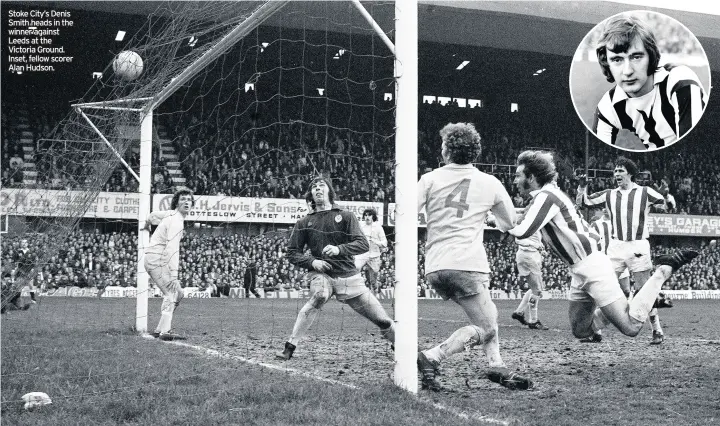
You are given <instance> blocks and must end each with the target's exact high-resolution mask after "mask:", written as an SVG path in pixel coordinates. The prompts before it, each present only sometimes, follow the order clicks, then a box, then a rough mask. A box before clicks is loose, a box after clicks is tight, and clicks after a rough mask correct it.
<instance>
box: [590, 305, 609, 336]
mask: <svg viewBox="0 0 720 426" xmlns="http://www.w3.org/2000/svg"><path fill="white" fill-rule="evenodd" d="M607 324H608V319H607V317H606V316H605V314H603V312H602V310H601V309H600V308H597V309H595V312H594V313H593V321H592V330H593V332H594V333H595V334H602V331H603V329H604V328H605V327H606V326H607Z"/></svg>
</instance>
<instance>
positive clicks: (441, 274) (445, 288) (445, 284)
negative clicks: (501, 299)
mask: <svg viewBox="0 0 720 426" xmlns="http://www.w3.org/2000/svg"><path fill="white" fill-rule="evenodd" d="M425 280H427V282H428V284H430V286H432V288H434V289H435V291H436V292H437V293H438V295H439V296H440V297H442V298H443V300H448V299H452V300H454V301H457V300H458V299H462V298H464V297H468V296H474V295H476V294H480V293H482V292H484V291H487V289H488V288H489V287H490V274H488V273H485V272H476V271H458V270H456V269H441V270H439V271H433V272H430V273H428V274H425Z"/></svg>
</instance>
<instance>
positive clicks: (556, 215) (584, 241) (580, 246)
mask: <svg viewBox="0 0 720 426" xmlns="http://www.w3.org/2000/svg"><path fill="white" fill-rule="evenodd" d="M530 194H531V195H532V196H533V199H532V201H531V202H530V205H529V206H528V207H527V209H526V210H525V217H524V218H523V220H522V222H520V224H518V225H517V226H516V227H515V228H513V229H511V230H510V231H508V232H510V234H512V235H514V236H515V237H516V238H519V239H523V238H529V237H530V236H532V234H534V233H535V232H537V231H540V233H541V235H542V239H543V241H544V242H545V244H546V245H547V246H548V247H549V248H550V249H551V250H552V251H553V252H555V254H557V255H558V256H559V257H560V258H561V259H562V260H563V261H565V262H566V263H568V264H570V265H574V264H576V263H578V262H580V261H581V260H583V259H585V258H586V257H587V256H589V255H591V254H592V253H594V252H597V251H598V240H599V239H600V236H599V235H597V234H596V233H595V232H594V231H592V230H591V229H590V225H588V224H587V222H585V220H584V219H583V218H582V216H580V214H579V213H578V212H577V210H575V206H574V204H573V202H572V200H570V198H569V197H568V196H567V195H565V193H563V192H562V191H561V190H560V189H559V188H558V187H557V185H555V184H554V183H549V184H547V185H545V186H543V187H542V188H541V189H539V190H537V191H533V192H531V193H530Z"/></svg>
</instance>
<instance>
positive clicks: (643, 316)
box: [628, 265, 672, 323]
mask: <svg viewBox="0 0 720 426" xmlns="http://www.w3.org/2000/svg"><path fill="white" fill-rule="evenodd" d="M670 275H672V268H671V267H670V266H668V265H660V266H658V267H657V269H655V273H654V274H653V275H652V276H651V277H650V279H648V280H647V282H646V283H645V284H644V285H643V287H642V288H641V289H640V290H639V291H638V292H637V293H635V296H634V297H633V299H632V301H630V303H629V305H630V310H629V312H628V313H629V315H630V317H631V318H634V319H636V320H638V321H640V322H643V323H644V322H645V321H647V319H648V313H649V312H650V310H651V309H652V307H653V305H654V304H655V299H657V296H658V293H660V290H662V285H663V283H664V282H665V281H667V279H668V278H670Z"/></svg>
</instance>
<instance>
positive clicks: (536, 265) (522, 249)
mask: <svg viewBox="0 0 720 426" xmlns="http://www.w3.org/2000/svg"><path fill="white" fill-rule="evenodd" d="M515 242H516V243H517V245H518V251H517V253H516V254H515V264H516V265H517V269H518V276H520V277H525V278H526V279H527V282H528V286H529V287H530V288H529V289H528V290H527V291H526V292H525V294H524V295H523V298H522V300H521V301H520V304H519V305H518V307H517V308H515V311H514V312H513V313H512V319H514V320H517V321H519V322H520V324H523V325H527V326H528V327H530V328H531V329H533V330H547V329H548V328H547V327H546V326H545V325H543V323H541V322H540V320H538V304H539V303H540V298H542V291H543V287H544V286H543V279H542V252H543V244H542V237H541V236H540V233H539V232H536V233H534V234H532V235H531V236H530V237H529V238H525V239H522V240H515ZM526 310H527V311H528V319H527V320H526V319H525V311H526Z"/></svg>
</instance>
